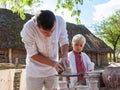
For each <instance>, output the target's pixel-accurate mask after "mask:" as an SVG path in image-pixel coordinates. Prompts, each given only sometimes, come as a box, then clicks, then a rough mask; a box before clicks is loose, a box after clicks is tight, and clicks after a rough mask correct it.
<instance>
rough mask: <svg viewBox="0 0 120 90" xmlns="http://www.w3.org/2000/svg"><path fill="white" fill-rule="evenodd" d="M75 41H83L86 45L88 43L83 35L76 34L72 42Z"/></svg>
mask: <svg viewBox="0 0 120 90" xmlns="http://www.w3.org/2000/svg"><path fill="white" fill-rule="evenodd" d="M75 41H82V42H83V43H84V44H85V43H86V39H85V37H84V36H83V35H82V34H76V35H75V36H73V38H72V42H75Z"/></svg>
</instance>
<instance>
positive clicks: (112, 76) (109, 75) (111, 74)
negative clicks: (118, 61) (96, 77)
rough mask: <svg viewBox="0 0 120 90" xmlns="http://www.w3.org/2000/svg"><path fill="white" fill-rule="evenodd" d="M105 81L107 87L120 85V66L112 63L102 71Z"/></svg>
mask: <svg viewBox="0 0 120 90" xmlns="http://www.w3.org/2000/svg"><path fill="white" fill-rule="evenodd" d="M102 77H103V82H104V83H105V86H106V87H107V88H117V87H118V86H120V66H119V65H114V64H111V65H109V66H107V67H106V68H105V70H104V71H103V73H102Z"/></svg>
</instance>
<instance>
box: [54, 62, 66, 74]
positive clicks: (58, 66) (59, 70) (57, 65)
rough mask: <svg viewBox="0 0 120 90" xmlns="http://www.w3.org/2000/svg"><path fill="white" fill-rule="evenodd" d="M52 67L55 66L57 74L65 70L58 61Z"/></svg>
mask: <svg viewBox="0 0 120 90" xmlns="http://www.w3.org/2000/svg"><path fill="white" fill-rule="evenodd" d="M54 67H55V69H56V71H57V72H58V74H61V73H62V72H63V71H64V70H65V68H64V67H63V65H62V64H61V63H59V62H57V63H56V64H55V66H54Z"/></svg>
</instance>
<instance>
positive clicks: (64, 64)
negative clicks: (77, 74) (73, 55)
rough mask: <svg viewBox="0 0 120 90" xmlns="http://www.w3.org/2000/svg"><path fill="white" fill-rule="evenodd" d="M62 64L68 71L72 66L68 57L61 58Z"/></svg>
mask: <svg viewBox="0 0 120 90" xmlns="http://www.w3.org/2000/svg"><path fill="white" fill-rule="evenodd" d="M60 63H61V64H62V65H63V67H64V69H65V70H66V68H67V67H69V66H70V64H69V61H68V58H67V57H63V58H60Z"/></svg>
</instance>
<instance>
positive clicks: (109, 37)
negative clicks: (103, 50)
mask: <svg viewBox="0 0 120 90" xmlns="http://www.w3.org/2000/svg"><path fill="white" fill-rule="evenodd" d="M96 34H97V35H98V36H100V37H101V38H102V39H104V40H105V42H106V43H108V44H109V45H111V46H112V47H113V49H114V52H115V53H117V52H119V47H120V10H118V11H116V12H115V14H113V15H112V16H110V17H109V18H107V19H106V20H104V21H103V22H101V24H100V25H98V26H97V27H96ZM115 53H114V62H116V57H115Z"/></svg>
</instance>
